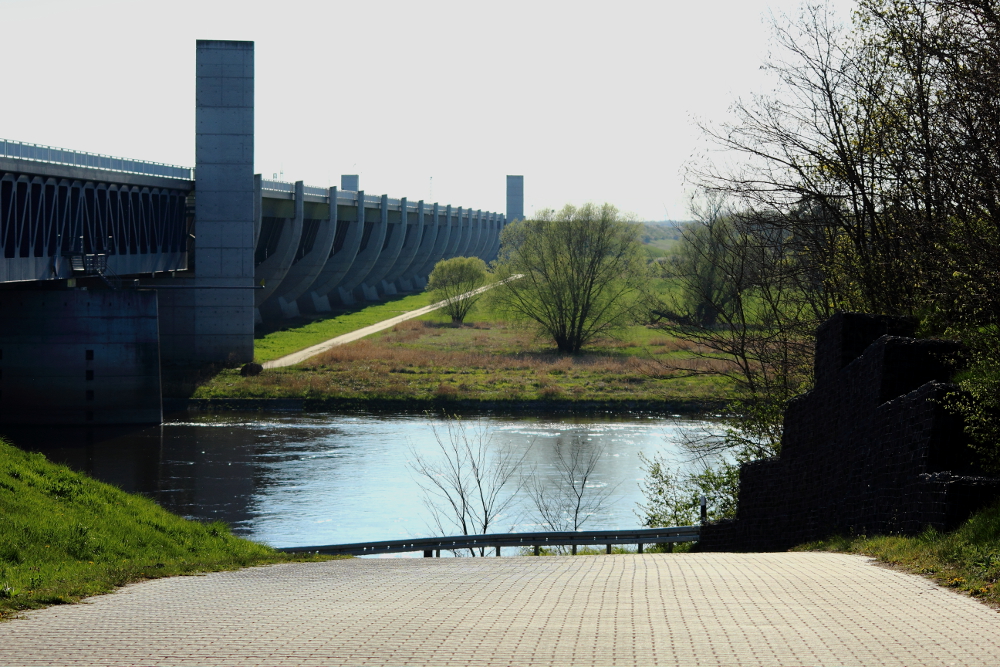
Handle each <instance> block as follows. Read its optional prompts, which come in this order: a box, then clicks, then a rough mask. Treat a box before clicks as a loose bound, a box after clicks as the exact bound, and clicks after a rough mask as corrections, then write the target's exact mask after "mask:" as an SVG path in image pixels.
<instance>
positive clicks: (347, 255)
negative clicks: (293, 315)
mask: <svg viewBox="0 0 1000 667" xmlns="http://www.w3.org/2000/svg"><path fill="white" fill-rule="evenodd" d="M353 194H354V196H355V197H356V198H357V201H360V202H363V201H364V198H365V193H364V191H363V190H361V191H359V192H356V193H353ZM333 205H334V206H336V210H337V230H336V232H335V234H336V236H335V237H334V242H333V246H332V248H331V249H330V255H329V257H328V258H327V260H326V263H325V264H324V265H323V268H322V270H320V272H319V274H318V275H317V276H316V279H315V280H314V281H313V284H312V285H311V286H310V287H309V288H307V290H306V292H305V294H304V295H303V296H302V297H301V298H300V299H299V308H300V309H303V310H306V311H310V312H320V313H323V312H329V311H330V299H329V296H328V295H329V293H330V292H331V291H333V290H334V289H336V288H337V286H338V285H339V284H340V281H341V280H343V279H344V276H346V275H347V273H348V272H349V271H350V270H351V266H352V265H353V264H354V260H355V258H356V257H357V255H358V250H359V249H360V248H361V241H362V238H363V237H364V231H365V225H364V218H363V216H364V213H363V211H364V206H363V205H361V206H354V207H351V206H341V205H340V203H339V202H336V203H334V204H333ZM338 245H339V247H338Z"/></svg>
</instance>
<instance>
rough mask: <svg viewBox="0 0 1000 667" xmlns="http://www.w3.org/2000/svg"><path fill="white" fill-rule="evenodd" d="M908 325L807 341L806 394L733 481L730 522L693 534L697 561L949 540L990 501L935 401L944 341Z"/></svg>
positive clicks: (855, 328) (835, 320) (945, 366)
mask: <svg viewBox="0 0 1000 667" xmlns="http://www.w3.org/2000/svg"><path fill="white" fill-rule="evenodd" d="M913 331H914V325H913V323H912V322H911V321H909V320H905V319H900V318H888V317H874V316H869V315H862V314H858V313H839V314H837V315H835V316H834V317H832V318H831V319H830V320H828V321H827V322H825V323H824V324H823V325H822V326H821V327H820V328H819V330H818V331H817V334H816V360H815V370H816V386H815V388H814V389H813V390H812V391H810V392H808V393H806V394H803V395H802V396H798V397H796V398H795V399H793V400H792V401H790V402H789V405H788V407H787V408H786V411H785V422H784V435H783V438H782V448H781V455H780V456H779V457H778V458H775V459H770V460H764V461H755V462H753V463H750V464H746V465H744V466H743V467H742V468H741V470H740V492H739V503H738V509H737V516H736V519H735V520H732V521H723V522H719V523H716V524H712V525H708V526H704V527H703V528H702V537H701V540H700V548H701V549H702V550H705V551H776V550H784V549H787V548H789V547H791V546H794V545H795V544H800V543H802V542H807V541H810V540H818V539H823V538H826V537H830V536H831V535H834V534H838V533H839V534H869V535H871V534H887V533H902V534H914V533H918V532H920V531H922V530H924V529H925V528H926V527H928V526H931V527H934V528H937V529H939V530H947V529H950V528H952V527H954V526H956V525H957V524H959V523H961V522H962V521H964V520H965V519H966V518H968V516H969V515H970V514H971V513H972V512H973V511H975V510H977V509H979V508H981V507H983V506H984V505H985V504H987V503H989V502H991V501H992V500H994V499H996V498H997V497H998V496H1000V479H995V478H988V477H984V476H982V474H981V471H980V470H979V469H978V468H977V466H976V464H975V460H974V457H973V452H972V450H971V449H970V447H969V442H968V439H967V437H966V435H965V434H964V433H963V429H962V423H961V420H960V419H959V418H957V417H956V416H954V415H952V414H949V413H948V412H947V411H946V410H945V409H944V408H943V407H942V406H941V402H940V399H941V398H942V397H943V396H944V395H945V394H947V393H948V392H949V391H954V390H955V387H954V385H950V384H948V382H949V380H950V379H951V376H952V374H953V373H954V371H955V369H956V368H957V366H958V365H959V364H960V363H961V357H962V348H961V345H960V344H958V343H956V342H954V341H942V340H916V339H914V338H911V337H910V336H911V335H912V334H913Z"/></svg>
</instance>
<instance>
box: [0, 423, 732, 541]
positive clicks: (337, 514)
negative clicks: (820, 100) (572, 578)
mask: <svg viewBox="0 0 1000 667" xmlns="http://www.w3.org/2000/svg"><path fill="white" fill-rule="evenodd" d="M464 421H465V422H466V423H468V424H473V425H476V426H478V427H481V428H485V429H487V431H488V432H489V433H490V434H491V436H492V438H493V442H494V443H495V444H496V445H500V446H503V445H507V446H510V447H511V448H513V449H514V450H515V451H516V452H518V454H519V455H520V454H525V457H524V465H523V470H524V471H525V473H531V474H535V475H541V476H543V478H545V479H546V480H547V481H548V483H551V484H553V485H554V484H557V483H558V481H557V480H558V478H557V468H556V465H555V462H556V452H557V451H559V450H561V451H563V452H566V453H569V452H571V451H572V450H574V449H576V450H579V451H581V453H583V454H584V455H585V456H586V455H588V454H589V453H590V452H592V451H595V448H596V450H601V449H603V454H602V456H601V458H600V462H599V464H598V467H597V469H596V471H595V474H594V476H593V478H592V479H593V488H595V489H600V488H613V489H614V491H613V492H612V494H611V496H610V497H609V499H608V501H607V502H606V503H605V506H604V507H603V508H602V510H601V511H600V512H599V513H597V514H595V515H594V516H592V517H591V518H590V519H589V520H588V522H587V523H586V526H585V527H586V528H592V529H615V528H629V527H637V526H638V525H639V520H638V519H637V517H636V515H635V513H634V512H635V509H636V504H637V503H638V502H641V501H642V494H641V492H640V490H639V481H640V480H641V478H642V471H641V464H640V461H639V456H638V455H639V453H640V452H642V453H644V454H646V455H647V456H652V455H654V454H657V453H666V454H668V455H671V456H675V457H681V456H682V452H681V450H679V448H678V444H677V443H678V442H679V440H680V438H681V437H682V436H683V434H684V433H685V432H692V431H696V430H705V429H712V428H713V424H712V423H711V422H709V421H704V420H699V419H680V418H676V419H666V418H663V417H648V416H646V417H642V416H635V417H627V418H621V417H616V418H595V417H588V418H586V419H584V418H581V417H566V416H561V417H555V416H553V417H530V418H507V417H479V418H475V417H468V418H464ZM444 429H445V425H444V422H443V421H442V420H440V419H437V418H434V417H429V416H427V415H423V414H419V415H414V414H394V415H373V414H348V415H344V414H331V413H269V414H268V413H265V414H261V413H253V414H240V413H226V414H218V415H205V416H198V417H191V416H185V417H183V418H181V419H173V420H170V421H168V422H166V423H164V424H163V425H162V426H158V427H151V428H145V429H42V428H31V429H25V428H22V429H14V428H7V429H4V430H2V431H0V433H2V434H3V435H5V436H7V437H8V438H9V439H10V440H11V441H12V442H14V443H15V444H18V445H20V446H21V447H24V448H30V449H36V450H39V451H43V452H44V453H45V454H46V455H48V456H49V457H50V458H52V459H53V460H56V461H60V462H64V463H67V464H69V465H71V466H73V467H74V468H76V469H78V470H82V471H85V472H87V473H89V474H91V475H93V476H94V477H97V478H98V479H102V480H104V481H108V482H111V483H113V484H116V485H118V486H120V487H121V488H123V489H125V490H127V491H132V492H139V493H143V494H145V495H147V496H149V497H151V498H153V499H154V500H156V501H157V502H159V503H160V504H161V505H163V506H164V507H166V508H167V509H170V510H171V511H174V512H177V513H178V514H181V515H183V516H187V517H190V518H195V519H200V520H209V519H211V520H215V519H219V520H222V521H226V522H228V523H229V524H230V525H231V526H232V528H233V530H234V532H236V533H237V534H240V535H243V536H247V537H251V538H253V539H256V540H260V541H263V542H266V543H268V544H271V545H273V546H279V547H280V546H293V545H309V544H335V543H343V542H360V541H367V540H380V539H402V538H407V537H420V536H427V535H432V534H434V531H432V530H431V529H430V527H429V525H430V523H431V515H430V512H429V510H428V509H427V507H426V506H425V504H424V501H423V498H424V494H423V493H422V491H421V487H420V484H419V483H418V482H419V476H418V475H416V474H415V473H414V472H413V470H412V467H411V463H412V461H413V459H414V456H415V455H419V456H422V457H425V458H427V459H428V460H433V459H434V458H435V457H438V458H440V449H439V447H438V444H437V441H436V438H435V431H437V433H438V434H442V433H443V432H444ZM524 500H527V498H526V497H524ZM497 528H498V530H501V531H506V530H509V529H512V528H513V529H515V530H539V529H541V528H540V527H539V525H538V524H537V523H536V519H534V518H533V517H532V516H531V514H530V511H529V508H528V507H527V506H526V505H525V504H521V505H520V506H519V507H516V508H515V509H514V510H512V511H511V512H509V513H508V514H507V515H506V516H504V517H503V520H502V521H501V524H500V525H498V527H497Z"/></svg>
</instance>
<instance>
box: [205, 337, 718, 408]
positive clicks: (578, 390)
mask: <svg viewBox="0 0 1000 667" xmlns="http://www.w3.org/2000/svg"><path fill="white" fill-rule="evenodd" d="M654 340H656V342H657V344H656V345H652V344H648V345H647V346H644V347H641V348H637V347H636V345H635V343H634V342H629V341H626V340H609V341H602V343H601V345H600V346H599V347H598V348H597V350H596V351H594V352H591V353H587V354H578V355H572V356H567V355H562V354H559V353H557V352H556V351H554V350H552V349H550V348H547V347H546V345H545V342H544V341H540V340H538V339H536V338H534V337H533V335H532V334H531V333H530V332H529V331H527V330H524V329H521V328H516V327H511V326H508V325H507V324H505V323H503V322H485V323H477V324H475V325H471V326H468V325H467V326H462V327H453V326H451V325H450V324H443V323H437V322H433V321H424V320H410V321H408V322H404V323H401V324H398V325H396V326H395V327H393V328H392V329H391V330H389V331H387V332H385V333H384V334H382V335H380V336H374V337H371V338H367V339H364V340H361V341H357V342H355V343H351V344H348V345H343V346H340V347H336V348H333V349H332V350H329V351H327V352H325V353H323V354H322V355H319V356H317V357H314V358H312V359H310V360H308V361H306V362H304V363H303V364H301V365H300V366H298V367H296V368H290V369H275V370H269V371H265V372H264V373H262V374H261V375H259V376H257V377H249V378H242V377H240V376H239V375H237V374H235V373H224V374H222V375H220V376H218V377H217V378H216V379H215V381H213V382H212V383H210V384H208V385H205V386H204V387H202V388H201V389H200V390H199V392H198V394H197V396H200V397H214V396H227V397H292V396H295V397H304V398H324V397H342V398H373V399H374V398H393V399H417V400H427V399H441V398H446V399H448V398H463V399H465V398H472V399H482V400H538V399H541V400H645V401H649V400H661V399H672V400H690V399H694V400H703V399H718V398H722V397H724V396H725V393H726V390H725V388H724V386H723V385H721V384H720V383H719V382H718V381H717V380H714V379H710V378H704V377H690V376H691V375H698V374H703V373H706V372H710V371H719V370H723V369H724V367H725V366H724V362H723V361H721V360H718V359H711V358H704V357H698V356H696V355H692V354H691V353H692V352H694V351H693V350H689V349H686V348H685V346H684V345H683V344H680V343H679V342H678V341H675V340H672V339H662V342H661V339H654Z"/></svg>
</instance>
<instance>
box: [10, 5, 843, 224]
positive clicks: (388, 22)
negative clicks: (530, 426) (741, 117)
mask: <svg viewBox="0 0 1000 667" xmlns="http://www.w3.org/2000/svg"><path fill="white" fill-rule="evenodd" d="M835 4H837V5H838V6H839V7H841V8H842V9H841V14H842V15H843V13H844V8H849V7H850V6H851V3H850V0H838V1H837V2H836V3H835ZM798 6H799V1H798V0H717V1H715V2H710V1H709V2H689V1H680V0H661V1H660V2H627V1H621V0H619V1H618V2H585V1H581V0H574V1H570V2H554V1H552V2H547V1H545V0H535V1H534V2H519V1H516V0H497V1H494V2H489V3H487V2H478V1H472V0H465V1H464V2H435V1H419V0H408V1H405V2H372V1H360V0H355V1H354V2H296V1H294V0H275V1H272V2H266V3H264V2H248V1H245V0H242V1H239V2H214V1H212V0H197V1H194V2H189V1H186V0H171V1H170V2H154V1H152V0H149V1H139V0H133V1H131V2H110V1H101V0H87V1H86V2H80V1H79V0H72V1H52V0H0V21H2V23H3V30H2V35H3V36H2V38H0V62H2V63H3V64H4V67H3V71H4V76H3V84H2V89H0V90H2V93H0V137H2V138H5V139H13V140H19V141H29V142H33V143H40V144H49V145H52V146H59V147H65V148H72V149H76V150H83V151H91V152H97V153H105V154H110V155H116V156H122V157H131V158H139V159H144V160H154V161H157V162H167V163H172V164H180V165H186V166H193V165H194V115H195V106H194V91H195V76H194V75H195V66H194V64H195V40H196V39H239V40H253V41H254V42H256V82H255V83H256V146H255V150H256V170H257V171H259V172H261V173H263V174H264V175H265V177H268V178H269V177H271V176H272V175H273V174H274V173H276V172H282V171H283V173H284V180H288V181H292V180H298V179H302V180H304V181H305V182H306V183H307V184H311V185H320V186H326V185H339V175H340V174H342V173H360V174H361V186H362V188H364V189H365V190H366V191H367V192H369V193H371V194H382V193H388V194H389V195H390V196H392V197H404V196H405V197H409V198H410V199H411V200H417V199H425V200H428V201H439V202H441V203H442V204H445V203H450V204H453V205H456V206H471V207H473V208H482V209H484V210H493V211H500V212H502V211H503V210H504V208H505V198H504V197H505V178H504V177H505V175H506V174H524V178H525V210H526V213H530V212H531V211H532V210H535V209H538V208H543V207H549V206H551V207H559V206H561V205H563V204H565V203H568V202H569V203H575V204H580V203H584V202H586V201H595V202H603V201H608V202H611V203H613V204H615V205H616V206H618V207H619V208H621V209H624V210H627V211H631V212H634V213H636V214H637V215H639V216H640V217H641V218H645V219H663V218H665V217H669V218H674V219H683V218H685V217H686V216H687V213H686V201H687V194H686V188H685V183H684V178H683V165H684V163H685V161H686V160H688V159H689V157H690V156H691V154H692V153H693V152H694V151H695V150H696V149H698V147H699V145H700V144H701V143H702V141H701V139H700V138H699V134H698V131H697V129H696V128H695V127H694V124H693V123H694V120H695V119H696V118H703V119H710V120H720V119H723V118H724V117H725V115H726V113H727V108H728V107H729V105H730V104H731V103H732V101H733V100H734V99H735V98H737V97H739V96H747V95H748V94H750V93H751V92H753V91H757V90H763V89H766V88H767V87H768V86H769V83H768V81H767V80H766V79H765V78H764V77H763V75H762V73H761V72H760V69H759V67H760V64H761V62H762V61H763V59H764V58H765V57H766V54H767V51H768V47H769V39H770V32H771V31H770V27H769V22H770V16H771V15H772V12H773V13H774V14H775V15H777V16H781V14H782V12H786V13H791V14H794V13H795V12H796V10H797V7H798ZM431 177H433V194H432V193H431Z"/></svg>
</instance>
